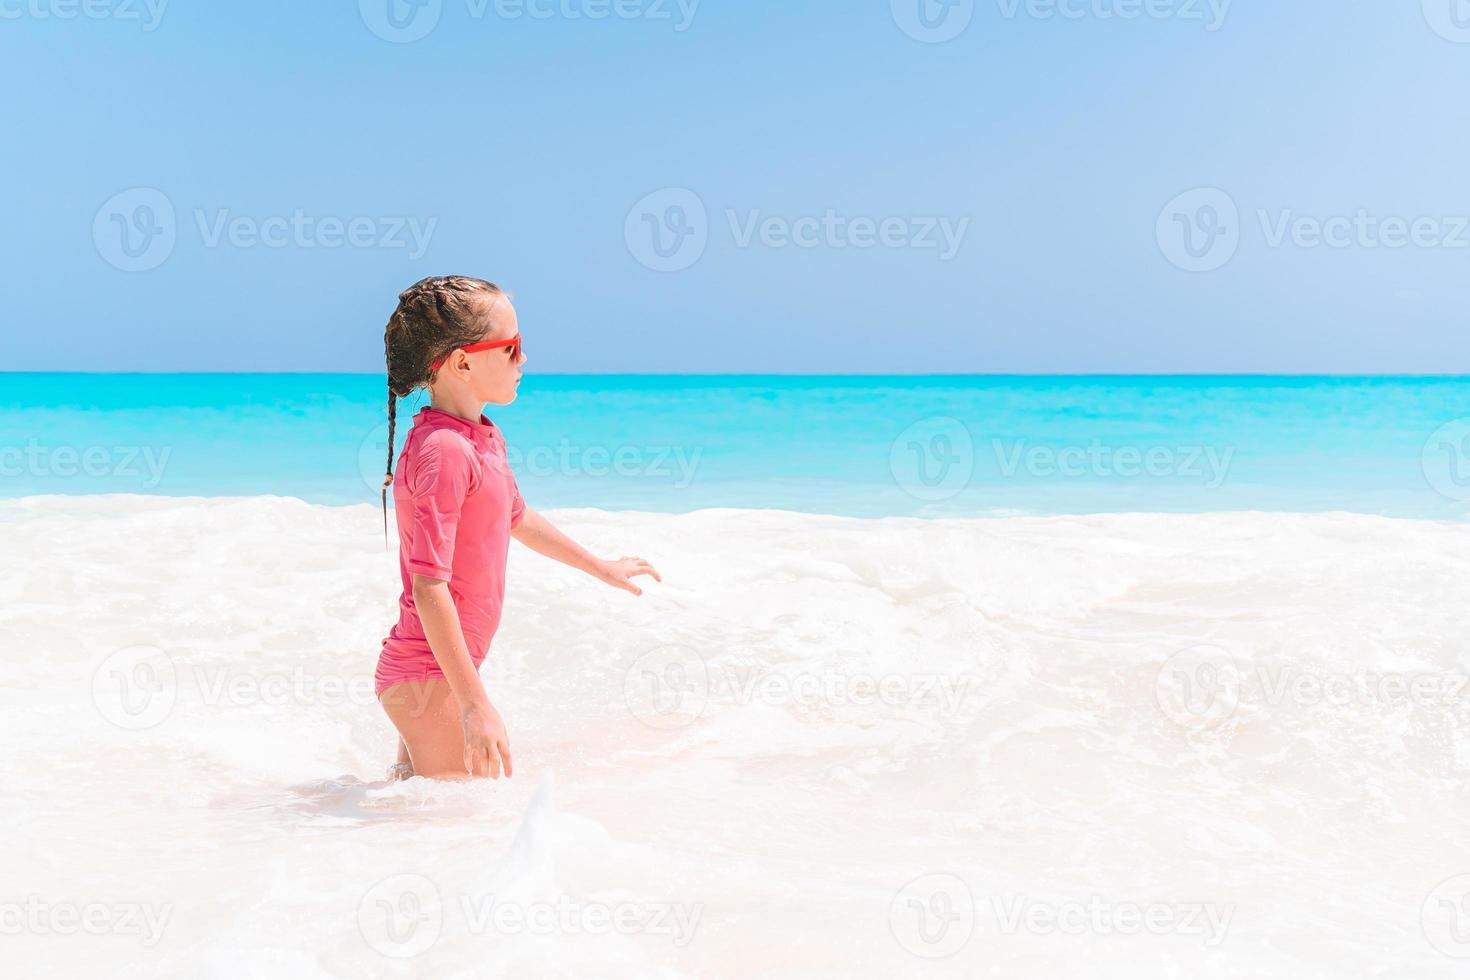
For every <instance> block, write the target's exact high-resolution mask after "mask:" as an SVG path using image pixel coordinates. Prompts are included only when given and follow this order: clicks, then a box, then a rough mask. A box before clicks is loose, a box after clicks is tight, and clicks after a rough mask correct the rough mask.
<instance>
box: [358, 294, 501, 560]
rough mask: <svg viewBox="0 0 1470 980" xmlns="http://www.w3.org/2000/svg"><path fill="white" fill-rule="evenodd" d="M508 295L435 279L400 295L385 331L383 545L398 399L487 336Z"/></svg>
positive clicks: (385, 540)
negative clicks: (488, 312) (489, 316)
mask: <svg viewBox="0 0 1470 980" xmlns="http://www.w3.org/2000/svg"><path fill="white" fill-rule="evenodd" d="M501 295H502V292H501V289H500V287H499V286H497V285H495V284H494V283H491V282H486V281H485V280H484V279H474V278H471V277H469V276H430V277H429V278H427V279H420V280H419V281H418V282H416V283H414V284H413V285H412V286H409V287H408V288H407V289H405V290H404V291H403V292H402V293H399V294H398V308H397V309H395V310H394V311H393V315H392V316H391V317H389V318H388V326H387V328H386V329H385V330H384V331H383V353H384V358H385V360H386V361H387V365H388V466H387V472H386V474H385V475H384V477H383V487H382V503H383V544H384V545H385V546H386V545H387V543H388V489H389V488H390V487H392V486H393V441H394V430H395V428H396V426H397V419H398V399H400V398H407V397H408V396H409V395H410V394H412V393H413V391H414V389H416V388H421V387H425V386H427V385H429V384H430V383H432V382H433V380H434V369H433V368H432V367H431V365H432V364H433V363H434V362H435V361H438V360H439V359H440V358H442V357H445V356H447V355H448V354H449V353H450V352H452V351H454V350H455V349H457V348H460V347H464V346H466V345H468V344H472V343H474V342H475V341H477V340H479V339H480V338H481V337H482V336H484V322H483V314H484V312H485V309H486V306H485V304H486V302H487V301H488V302H489V303H490V304H491V305H493V304H494V302H495V301H496V300H498V299H499V298H500V296H501Z"/></svg>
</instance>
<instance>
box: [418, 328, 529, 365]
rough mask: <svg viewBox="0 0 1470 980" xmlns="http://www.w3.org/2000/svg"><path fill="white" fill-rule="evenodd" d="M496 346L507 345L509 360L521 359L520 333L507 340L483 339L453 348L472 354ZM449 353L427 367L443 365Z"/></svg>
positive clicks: (451, 352)
mask: <svg viewBox="0 0 1470 980" xmlns="http://www.w3.org/2000/svg"><path fill="white" fill-rule="evenodd" d="M497 347H509V348H510V349H511V351H510V355H511V360H513V361H519V360H520V359H521V335H520V334H516V335H515V336H514V337H512V338H510V339H509V340H486V341H484V342H482V343H478V344H470V345H469V346H467V347H457V348H455V350H462V351H464V352H465V353H466V354H473V353H475V352H476V351H482V350H494V349H495V348H497ZM453 353H454V351H450V352H449V354H453ZM449 354H446V355H445V356H444V357H441V358H439V360H437V361H435V362H434V363H433V364H430V365H429V368H430V369H431V370H434V371H437V370H439V369H440V368H441V367H443V366H444V362H445V361H447V360H449Z"/></svg>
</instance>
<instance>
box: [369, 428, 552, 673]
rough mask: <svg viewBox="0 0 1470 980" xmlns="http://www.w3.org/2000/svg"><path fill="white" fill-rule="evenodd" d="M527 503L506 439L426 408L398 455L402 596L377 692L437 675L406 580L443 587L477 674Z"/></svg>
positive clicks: (396, 509)
mask: <svg viewBox="0 0 1470 980" xmlns="http://www.w3.org/2000/svg"><path fill="white" fill-rule="evenodd" d="M525 509H526V505H525V502H524V501H523V500H522V499H521V492H520V489H519V488H518V487H517V486H516V481H515V476H514V475H513V474H512V473H511V471H510V464H509V463H508V462H507V461H506V458H505V440H504V438H502V437H501V435H500V430H499V429H497V428H496V427H495V425H494V424H493V423H492V422H491V421H490V420H489V419H487V418H485V416H483V415H481V416H480V421H479V422H471V421H469V420H468V419H462V418H460V417H458V416H456V415H450V414H449V413H448V412H441V411H439V410H438V409H436V408H424V409H422V410H420V411H419V414H418V415H416V416H415V417H414V420H413V428H412V429H410V430H409V433H408V438H407V439H406V440H405V441H404V444H403V452H402V453H401V454H400V455H399V457H398V472H397V475H395V476H394V478H393V512H394V514H395V515H396V516H397V519H398V569H399V574H400V576H401V577H402V579H403V594H402V595H401V596H399V599H398V624H397V625H396V626H394V627H393V629H392V631H391V632H390V633H389V634H388V638H387V639H385V640H384V641H383V651H382V654H381V655H380V656H379V657H378V669H377V673H376V675H375V676H374V687H375V689H376V691H377V693H378V694H379V695H380V696H381V695H382V693H383V692H384V691H385V690H387V689H388V688H390V687H392V686H393V685H395V684H402V683H403V682H405V681H413V680H423V679H426V678H430V677H443V676H444V672H443V671H442V670H440V669H439V662H438V661H437V660H435V659H434V653H433V651H432V650H430V649H429V641H428V639H427V638H425V636H424V625H423V623H422V622H420V621H419V617H418V611H417V610H416V609H415V608H414V603H413V577H414V576H415V575H423V576H426V577H428V578H434V579H439V580H441V581H445V582H448V583H449V594H450V595H451V596H452V597H453V599H454V608H455V609H456V610H457V611H458V613H459V623H460V627H461V629H462V630H463V631H464V639H465V644H466V646H467V647H468V648H469V652H470V659H472V660H473V661H474V663H475V668H476V669H479V666H480V664H481V663H483V662H484V660H485V655H486V654H487V653H488V652H489V650H490V640H491V638H493V637H494V636H495V630H496V628H497V627H498V626H499V625H500V611H501V607H502V605H503V604H504V601H505V558H506V553H507V552H508V551H509V550H510V532H511V529H512V528H514V527H515V526H516V525H517V524H519V523H520V521H521V515H522V514H523V513H524V512H525Z"/></svg>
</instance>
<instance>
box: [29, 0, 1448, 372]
mask: <svg viewBox="0 0 1470 980" xmlns="http://www.w3.org/2000/svg"><path fill="white" fill-rule="evenodd" d="M416 2H417V3H418V6H414V5H412V4H410V3H409V2H408V0H391V3H392V4H393V8H392V9H391V10H390V8H389V6H388V4H389V3H390V0H361V2H358V0H333V2H330V3H299V2H285V0H262V2H256V3H252V4H250V5H248V6H246V5H223V4H206V3H203V2H200V0H168V2H166V3H164V2H162V0H86V2H85V3H83V0H0V79H3V81H4V84H5V87H6V91H7V92H9V93H10V96H9V97H8V98H7V100H6V101H7V105H6V110H5V118H6V129H7V135H8V138H7V139H6V140H5V148H6V150H5V153H4V159H5V169H6V175H7V179H6V180H5V181H4V186H5V188H6V190H5V191H4V192H3V194H4V203H3V210H0V215H3V217H4V222H5V228H6V233H5V234H4V235H3V236H0V261H3V265H4V268H5V270H6V280H5V281H6V285H7V287H8V292H9V294H10V295H9V296H8V301H7V302H6V303H5V306H4V312H3V318H4V330H3V335H0V369H13V370H312V371H316V370H338V371H375V370H381V367H382V325H383V323H384V322H385V321H386V319H387V316H388V314H389V313H390V312H391V310H392V307H393V304H394V301H395V298H396V294H397V292H398V291H399V290H400V289H402V288H403V287H404V286H406V285H408V284H409V283H411V282H413V281H414V280H416V279H418V278H420V277H421V276H424V275H430V274H437V273H447V272H453V273H465V274H472V275H481V276H485V277H487V278H491V279H494V280H496V281H497V282H499V283H501V284H502V285H504V286H506V287H507V288H509V289H511V290H512V291H513V292H514V293H515V294H516V296H517V300H518V305H519V308H520V311H521V319H522V327H523V332H524V335H525V337H526V343H527V353H528V354H529V356H530V358H531V361H530V364H529V368H530V369H532V370H542V371H558V372H580V371H593V372H598V371H611V372H629V371H632V372H642V371H672V372H678V371H694V372H723V371H754V372H766V371H776V372H849V371H851V372H881V373H903V372H946V371H960V372H1013V371H1014V372H1232V371H1242V372H1428V373H1459V372H1465V371H1466V370H1470V312H1467V311H1470V227H1467V225H1470V218H1467V217H1466V216H1470V182H1467V180H1466V178H1465V165H1466V161H1467V160H1470V120H1467V118H1466V116H1467V114H1470V108H1467V100H1466V98H1465V93H1466V92H1467V91H1470V3H1466V2H1465V0H1423V3H1422V4H1421V2H1420V0H1405V2H1401V3H1395V4H1386V3H1374V4H1351V5H1350V4H1344V3H1342V2H1341V0H1294V2H1292V3H1281V2H1267V0H1236V2H1233V3H1225V2H1224V0H1214V3H1213V5H1212V3H1211V2H1210V0H1030V2H1026V0H954V2H953V5H952V7H946V6H945V5H944V4H943V3H941V2H940V0H809V2H804V3H802V2H797V3H785V4H777V3H756V2H741V3H736V2H732V0H700V2H698V3H695V2H694V0H683V3H682V4H681V3H680V2H679V0H416ZM920 3H924V4H926V7H925V8H924V11H923V12H924V13H925V15H926V19H921V18H920V17H919V13H920V10H919V4H920ZM1457 4H1458V7H1457ZM390 13H391V14H392V16H391V17H390ZM926 24H927V25H929V26H925V25H926ZM1461 25H1463V26H1461ZM419 34H422V36H421V37H418V36H417V35H419ZM951 34H952V35H953V36H952V37H948V39H947V40H942V38H943V37H947V36H948V35H951ZM413 37H417V39H410V38H413ZM655 236H656V237H655Z"/></svg>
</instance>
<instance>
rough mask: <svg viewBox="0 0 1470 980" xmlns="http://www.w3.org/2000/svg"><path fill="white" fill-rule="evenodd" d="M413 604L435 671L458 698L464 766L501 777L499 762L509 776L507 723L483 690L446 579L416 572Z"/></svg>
mask: <svg viewBox="0 0 1470 980" xmlns="http://www.w3.org/2000/svg"><path fill="white" fill-rule="evenodd" d="M413 604H414V608H415V609H416V610H417V611H418V615H419V621H420V622H421V623H423V624H424V636H426V637H427V638H428V640H429V649H430V650H431V651H432V652H433V654H434V659H435V660H437V661H438V662H439V669H440V670H442V671H443V672H444V679H445V680H446V681H448V682H449V689H450V690H451V691H453V692H454V699H455V700H456V701H458V702H459V721H460V724H461V725H463V726H464V765H465V770H466V771H467V772H469V773H470V774H471V775H474V776H484V775H489V776H490V777H491V778H492V779H499V778H500V770H501V766H502V763H503V764H504V768H505V774H506V775H507V776H509V775H510V774H511V765H510V739H509V738H508V737H507V736H506V734H505V723H504V722H503V721H501V720H500V713H499V712H498V711H496V710H495V706H494V705H493V704H491V703H490V696H489V695H488V694H486V693H485V685H484V684H482V683H480V675H479V672H478V671H476V670H475V664H474V661H473V660H471V659H470V651H469V647H468V646H467V645H466V644H465V641H464V630H463V629H461V628H460V624H459V612H458V610H456V609H455V608H454V597H453V596H451V595H450V594H449V583H448V582H445V581H442V580H440V579H436V578H429V577H428V576H425V575H415V576H414V577H413Z"/></svg>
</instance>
